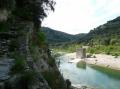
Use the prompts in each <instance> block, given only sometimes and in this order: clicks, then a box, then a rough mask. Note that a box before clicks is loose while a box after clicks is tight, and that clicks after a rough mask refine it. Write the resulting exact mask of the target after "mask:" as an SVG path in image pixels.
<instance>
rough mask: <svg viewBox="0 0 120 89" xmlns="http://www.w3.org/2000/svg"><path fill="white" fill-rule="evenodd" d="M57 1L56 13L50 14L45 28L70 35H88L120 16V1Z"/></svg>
mask: <svg viewBox="0 0 120 89" xmlns="http://www.w3.org/2000/svg"><path fill="white" fill-rule="evenodd" d="M55 1H56V6H55V12H54V13H52V12H50V14H49V15H48V17H47V18H45V19H44V21H43V26H46V27H50V28H53V29H55V30H59V31H63V32H67V33H70V34H78V33H87V32H89V31H90V30H91V29H93V28H95V27H97V26H99V25H101V24H104V23H106V22H107V21H108V20H112V19H114V18H116V17H117V16H120V0H55Z"/></svg>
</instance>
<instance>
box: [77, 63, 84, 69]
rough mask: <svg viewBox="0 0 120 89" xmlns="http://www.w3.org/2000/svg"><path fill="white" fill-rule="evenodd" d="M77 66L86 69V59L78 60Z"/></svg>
mask: <svg viewBox="0 0 120 89" xmlns="http://www.w3.org/2000/svg"><path fill="white" fill-rule="evenodd" d="M77 67H78V68H81V69H84V70H86V62H84V61H80V62H78V63H77Z"/></svg>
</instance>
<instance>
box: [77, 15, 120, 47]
mask: <svg viewBox="0 0 120 89" xmlns="http://www.w3.org/2000/svg"><path fill="white" fill-rule="evenodd" d="M79 42H80V43H85V44H90V45H94V44H95V45H98V44H101V45H119V44H120V17H117V18H115V19H114V20H111V21H108V22H107V23H105V24H103V25H101V26H99V27H97V28H94V29H93V30H91V31H90V32H89V33H88V34H87V35H86V36H84V37H83V38H81V39H80V40H79Z"/></svg>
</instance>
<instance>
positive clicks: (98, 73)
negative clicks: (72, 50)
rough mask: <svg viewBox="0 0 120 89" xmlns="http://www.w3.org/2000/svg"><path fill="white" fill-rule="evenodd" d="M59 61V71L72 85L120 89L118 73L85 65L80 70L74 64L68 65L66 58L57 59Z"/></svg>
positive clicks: (99, 88)
mask: <svg viewBox="0 0 120 89" xmlns="http://www.w3.org/2000/svg"><path fill="white" fill-rule="evenodd" d="M58 60H59V61H60V66H59V70H60V71H61V73H62V74H63V77H64V78H65V79H70V81H71V82H72V84H74V85H87V86H90V87H94V88H95V89H120V72H119V71H115V70H111V69H107V68H102V67H97V66H90V65H85V66H84V67H82V68H80V67H77V64H76V63H68V60H70V59H69V58H68V57H66V56H60V57H58Z"/></svg>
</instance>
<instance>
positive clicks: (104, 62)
mask: <svg viewBox="0 0 120 89" xmlns="http://www.w3.org/2000/svg"><path fill="white" fill-rule="evenodd" d="M65 56H67V57H69V58H70V60H69V62H70V63H77V62H79V61H81V60H85V61H86V63H88V64H94V65H98V66H102V67H108V68H111V69H115V70H120V57H118V58H115V57H114V56H111V55H106V54H96V55H95V57H96V58H85V59H78V58H76V53H69V54H66V55H65Z"/></svg>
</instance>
